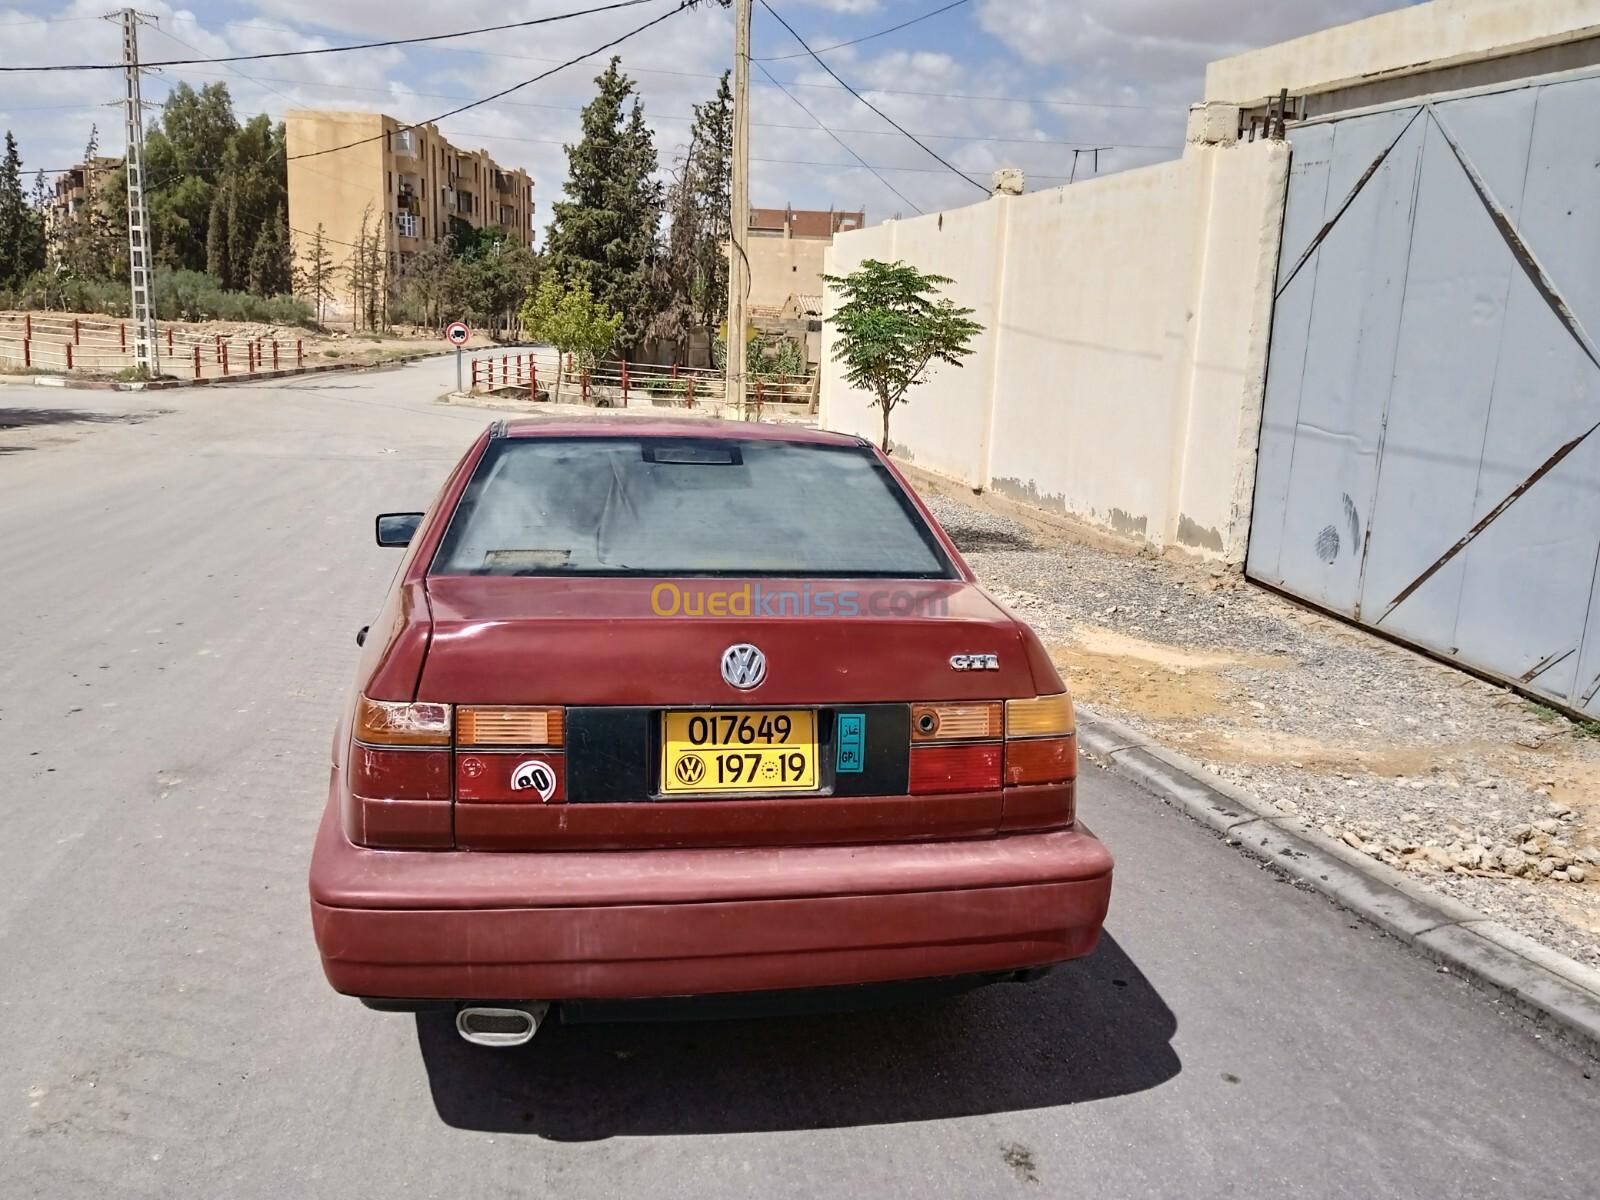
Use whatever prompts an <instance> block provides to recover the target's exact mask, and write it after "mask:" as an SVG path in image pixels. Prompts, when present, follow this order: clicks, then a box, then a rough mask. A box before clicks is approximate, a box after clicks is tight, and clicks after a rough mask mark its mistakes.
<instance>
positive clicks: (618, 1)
mask: <svg viewBox="0 0 1600 1200" xmlns="http://www.w3.org/2000/svg"><path fill="white" fill-rule="evenodd" d="M653 3H655V0H614V3H611V4H602V5H599V6H598V7H595V8H584V9H579V10H577V11H575V12H568V13H557V14H555V15H554V16H549V17H534V18H532V19H531V20H527V21H511V22H508V23H506V24H504V25H485V26H483V27H482V28H480V29H462V30H458V31H456V32H455V33H434V34H428V35H427V36H424V37H410V38H390V39H389V40H387V41H382V42H361V43H359V44H357V45H353V46H319V47H315V48H313V49H309V50H273V51H268V52H266V53H262V54H234V55H229V56H227V57H224V58H198V59H195V58H173V59H166V60H164V61H160V62H142V63H140V64H139V66H140V67H141V68H152V67H187V66H192V65H194V64H195V63H208V62H214V63H230V62H256V61H258V60H259V59H263V58H305V57H309V56H311V55H315V54H344V53H346V52H348V51H351V50H382V49H385V48H387V47H391V46H414V45H417V44H419V43H422V42H442V41H446V40H448V39H451V38H464V37H474V36H476V35H477V34H480V33H501V32H504V31H505V30H508V29H528V28H531V27H532V26H535V25H551V24H554V23H555V22H557V21H570V20H572V19H573V18H574V17H588V16H593V15H594V14H596V13H604V12H613V11H615V10H616V9H619V8H635V7H637V6H638V5H640V4H653ZM18 23H19V24H21V22H18ZM120 70H122V64H121V63H58V64H55V65H52V66H33V67H4V66H0V71H120Z"/></svg>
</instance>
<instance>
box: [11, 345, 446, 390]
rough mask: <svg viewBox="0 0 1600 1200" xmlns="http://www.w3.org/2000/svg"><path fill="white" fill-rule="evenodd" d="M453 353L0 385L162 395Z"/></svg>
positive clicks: (21, 378)
mask: <svg viewBox="0 0 1600 1200" xmlns="http://www.w3.org/2000/svg"><path fill="white" fill-rule="evenodd" d="M451 353H454V351H450V350H439V351H428V352H426V353H423V354H413V355H410V356H408V357H406V358H401V359H395V360H394V361H392V362H381V363H357V362H337V363H318V364H317V365H316V366H314V367H283V368H281V369H279V370H276V371H250V372H244V373H241V374H238V375H224V376H220V377H213V378H210V379H152V380H149V381H147V382H128V383H124V382H122V381H120V380H116V379H75V378H72V377H71V376H68V375H0V385H7V384H9V385H12V386H18V387H59V388H72V389H73V390H75V391H87V392H165V391H168V390H170V389H172V388H196V387H216V386H219V385H222V384H229V383H256V382H258V381H260V380H263V379H288V378H289V377H290V376H295V375H326V374H328V373H329V372H333V371H385V370H391V369H393V368H395V367H403V366H405V365H406V364H407V363H412V362H419V361H421V360H422V359H425V358H438V357H439V356H440V355H443V354H451Z"/></svg>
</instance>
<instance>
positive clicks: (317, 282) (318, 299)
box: [295, 221, 336, 325]
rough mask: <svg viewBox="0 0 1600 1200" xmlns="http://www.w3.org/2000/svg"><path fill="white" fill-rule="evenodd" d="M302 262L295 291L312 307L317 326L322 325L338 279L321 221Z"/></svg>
mask: <svg viewBox="0 0 1600 1200" xmlns="http://www.w3.org/2000/svg"><path fill="white" fill-rule="evenodd" d="M300 262H301V265H300V267H299V268H298V270H297V272H296V276H297V278H296V288H295V291H296V293H297V294H298V295H299V296H300V297H301V298H302V299H304V300H305V302H306V303H307V304H309V305H310V306H311V308H312V311H313V312H314V313H315V314H316V318H317V324H318V325H321V324H322V323H323V318H324V317H325V315H326V314H327V311H328V302H329V301H330V300H332V299H333V297H334V295H335V292H334V288H333V285H334V279H335V277H336V276H335V269H334V265H333V252H332V251H331V250H330V249H329V248H328V235H327V233H326V232H325V231H324V229H323V226H322V222H321V221H318V222H317V228H316V231H315V232H314V233H312V235H311V240H310V242H309V243H308V244H307V246H306V248H305V252H304V254H303V255H302V256H301V260H300Z"/></svg>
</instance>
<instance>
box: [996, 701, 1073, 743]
mask: <svg viewBox="0 0 1600 1200" xmlns="http://www.w3.org/2000/svg"><path fill="white" fill-rule="evenodd" d="M1077 729H1078V722H1077V718H1076V717H1075V716H1074V715H1073V712H1072V695H1071V693H1070V692H1062V693H1061V694H1060V695H1056V696H1035V697H1033V698H1032V699H1028V700H1007V701H1006V736H1007V737H1008V738H1028V737H1071V736H1072V735H1073V734H1074V733H1075V732H1077Z"/></svg>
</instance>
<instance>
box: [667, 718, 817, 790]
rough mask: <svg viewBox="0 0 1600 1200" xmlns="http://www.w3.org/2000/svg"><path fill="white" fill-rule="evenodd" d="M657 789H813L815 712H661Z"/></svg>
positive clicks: (815, 775)
mask: <svg viewBox="0 0 1600 1200" xmlns="http://www.w3.org/2000/svg"><path fill="white" fill-rule="evenodd" d="M661 744H662V751H661V790H662V791H663V792H814V791H816V790H817V714H816V713H815V712H814V711H813V710H811V709H788V708H786V709H770V710H767V709H740V710H707V711H704V712H669V713H664V714H662V739H661Z"/></svg>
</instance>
